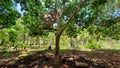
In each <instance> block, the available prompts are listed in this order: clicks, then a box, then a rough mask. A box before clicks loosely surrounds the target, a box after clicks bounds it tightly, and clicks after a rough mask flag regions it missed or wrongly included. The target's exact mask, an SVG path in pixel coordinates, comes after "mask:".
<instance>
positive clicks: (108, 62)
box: [0, 49, 120, 68]
mask: <svg viewBox="0 0 120 68" xmlns="http://www.w3.org/2000/svg"><path fill="white" fill-rule="evenodd" d="M16 57H18V54H17V55H15V56H12V57H8V58H1V59H0V68H53V67H54V59H53V58H54V52H53V51H48V50H44V51H38V52H35V53H34V54H32V55H29V56H27V57H19V59H18V60H15V58H16ZM58 68H120V50H109V49H95V50H92V51H80V50H61V53H60V65H59V67H58Z"/></svg>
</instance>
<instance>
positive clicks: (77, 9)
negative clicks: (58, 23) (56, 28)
mask: <svg viewBox="0 0 120 68" xmlns="http://www.w3.org/2000/svg"><path fill="white" fill-rule="evenodd" d="M85 3H86V0H84V1H83V2H81V3H80V4H79V5H78V7H77V8H76V9H75V10H74V11H73V14H72V15H71V17H70V18H69V20H68V21H67V23H66V25H65V26H64V27H63V28H62V30H61V31H60V34H62V33H63V31H64V30H65V29H66V27H67V26H68V25H69V23H70V21H71V20H72V19H73V17H74V16H75V15H76V14H77V12H78V11H79V10H80V8H82V7H83V6H84V5H85Z"/></svg>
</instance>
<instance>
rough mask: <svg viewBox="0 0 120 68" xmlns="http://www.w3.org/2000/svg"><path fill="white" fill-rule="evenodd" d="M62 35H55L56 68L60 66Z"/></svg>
mask: <svg viewBox="0 0 120 68" xmlns="http://www.w3.org/2000/svg"><path fill="white" fill-rule="evenodd" d="M60 36H61V35H59V34H57V35H55V37H56V40H55V59H54V60H55V62H54V68H58V67H59V49H60V47H59V40H60Z"/></svg>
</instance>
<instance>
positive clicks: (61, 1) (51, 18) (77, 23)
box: [0, 0, 120, 67]
mask: <svg viewBox="0 0 120 68" xmlns="http://www.w3.org/2000/svg"><path fill="white" fill-rule="evenodd" d="M119 4H120V0H2V1H1V2H0V55H2V57H7V56H12V53H11V52H13V51H15V52H31V51H39V50H45V49H48V47H49V46H51V48H52V50H53V51H54V53H55V66H56V67H57V65H58V64H59V50H60V49H77V50H85V49H86V50H87V49H116V50H120V5H119ZM20 7H21V8H20ZM20 56H28V54H22V55H20Z"/></svg>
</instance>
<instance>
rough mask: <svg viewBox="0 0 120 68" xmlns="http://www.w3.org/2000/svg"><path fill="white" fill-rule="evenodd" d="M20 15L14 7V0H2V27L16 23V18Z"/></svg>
mask: <svg viewBox="0 0 120 68" xmlns="http://www.w3.org/2000/svg"><path fill="white" fill-rule="evenodd" d="M19 16H20V14H19V13H18V12H17V10H16V9H15V7H14V4H13V2H12V0H2V1H1V2H0V29H3V28H8V27H10V26H12V25H15V22H16V19H17V18H18V17H19Z"/></svg>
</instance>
